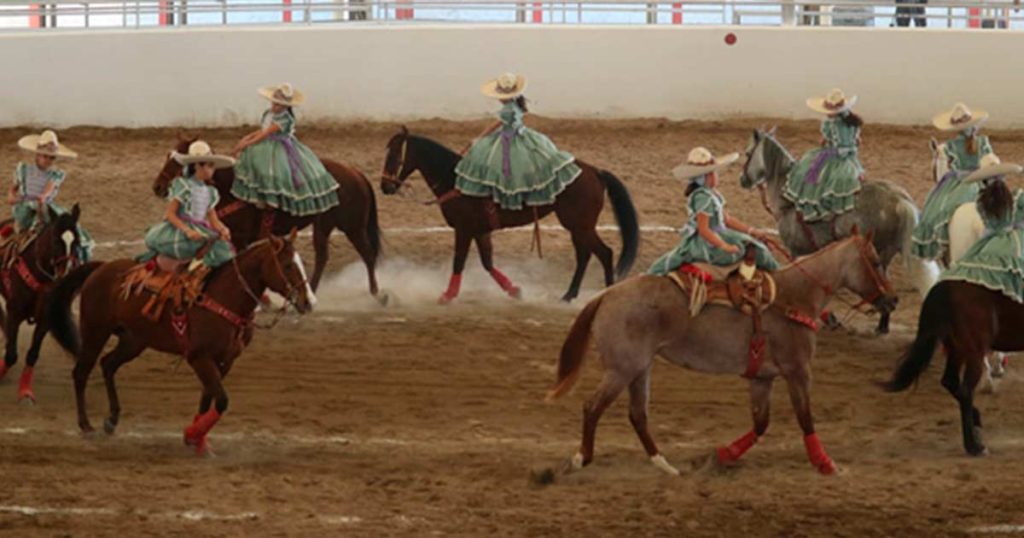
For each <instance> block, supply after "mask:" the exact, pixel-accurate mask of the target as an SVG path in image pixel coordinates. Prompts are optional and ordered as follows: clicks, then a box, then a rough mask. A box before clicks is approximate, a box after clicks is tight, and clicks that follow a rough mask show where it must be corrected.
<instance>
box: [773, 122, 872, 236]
mask: <svg viewBox="0 0 1024 538" xmlns="http://www.w3.org/2000/svg"><path fill="white" fill-rule="evenodd" d="M844 115H845V113H844V114H840V115H839V116H836V117H833V118H826V119H825V120H824V121H822V122H821V134H822V136H823V137H824V138H825V145H824V146H822V147H820V148H815V149H812V150H810V151H808V152H807V153H805V154H804V156H803V158H801V159H800V161H799V162H797V163H796V165H795V166H793V169H792V170H791V171H790V172H789V177H788V178H787V179H786V185H785V188H784V189H783V191H782V196H783V197H784V198H785V199H787V200H789V201H790V202H793V204H794V205H795V206H796V208H797V211H799V212H800V214H801V215H802V216H803V218H804V220H805V221H807V222H814V221H818V220H823V219H831V218H834V217H836V216H838V215H841V214H843V213H846V212H847V211H850V210H852V209H853V208H854V206H855V205H856V196H857V193H858V192H860V188H861V176H863V175H864V167H863V166H861V164H860V160H859V159H858V158H857V141H858V138H859V137H860V128H859V127H854V126H852V125H848V124H847V123H846V121H844V120H843V117H844Z"/></svg>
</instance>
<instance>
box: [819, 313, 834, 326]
mask: <svg viewBox="0 0 1024 538" xmlns="http://www.w3.org/2000/svg"><path fill="white" fill-rule="evenodd" d="M831 316H832V312H829V311H828V310H822V311H821V314H818V318H819V319H821V322H822V323H828V319H829V317H831Z"/></svg>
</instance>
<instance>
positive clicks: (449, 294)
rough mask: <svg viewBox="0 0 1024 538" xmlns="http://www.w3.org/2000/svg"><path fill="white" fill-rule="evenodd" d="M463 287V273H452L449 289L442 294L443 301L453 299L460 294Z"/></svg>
mask: <svg viewBox="0 0 1024 538" xmlns="http://www.w3.org/2000/svg"><path fill="white" fill-rule="evenodd" d="M461 288H462V274H461V273H452V278H451V279H450V280H449V281H448V289H447V290H445V292H444V293H443V294H442V295H441V302H442V303H447V302H448V301H451V300H452V299H454V298H456V297H458V296H459V289H461Z"/></svg>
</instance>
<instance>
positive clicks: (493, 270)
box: [473, 232, 522, 299]
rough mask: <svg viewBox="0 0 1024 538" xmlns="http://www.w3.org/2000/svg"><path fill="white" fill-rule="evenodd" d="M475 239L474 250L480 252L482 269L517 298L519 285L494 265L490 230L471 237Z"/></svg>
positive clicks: (519, 292) (510, 295)
mask: <svg viewBox="0 0 1024 538" xmlns="http://www.w3.org/2000/svg"><path fill="white" fill-rule="evenodd" d="M473 240H474V241H476V250H477V251H478V252H479V253H480V263H481V264H483V266H484V269H486V270H487V272H488V273H490V274H491V278H493V279H494V281H495V282H497V283H498V286H501V289H502V290H504V292H505V293H507V294H508V295H509V297H514V298H516V299H518V298H519V297H521V296H522V290H520V289H519V286H516V285H515V284H513V283H512V279H511V278H509V277H508V276H506V275H505V273H503V272H501V269H498V268H497V267H495V266H494V244H493V243H492V242H491V234H490V232H488V233H485V234H480V235H478V236H476V237H475V238H473Z"/></svg>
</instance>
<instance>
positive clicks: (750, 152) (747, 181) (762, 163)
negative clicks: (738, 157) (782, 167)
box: [740, 127, 778, 189]
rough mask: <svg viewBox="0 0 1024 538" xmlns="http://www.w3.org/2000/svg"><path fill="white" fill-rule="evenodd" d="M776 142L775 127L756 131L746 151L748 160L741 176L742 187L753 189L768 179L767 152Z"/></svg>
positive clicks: (745, 161) (744, 162)
mask: <svg viewBox="0 0 1024 538" xmlns="http://www.w3.org/2000/svg"><path fill="white" fill-rule="evenodd" d="M770 144H776V145H777V144H778V142H776V141H775V127H772V128H771V129H770V130H767V131H766V130H764V129H754V133H753V134H752V135H751V136H750V142H748V143H747V149H746V150H744V154H745V155H746V159H745V160H744V161H743V172H742V173H741V174H740V186H742V187H743V188H744V189H752V188H754V187H756V186H757V185H760V184H762V183H764V182H765V180H767V179H768V159H767V157H766V154H765V151H766V149H767V148H768V147H769V145H770Z"/></svg>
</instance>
